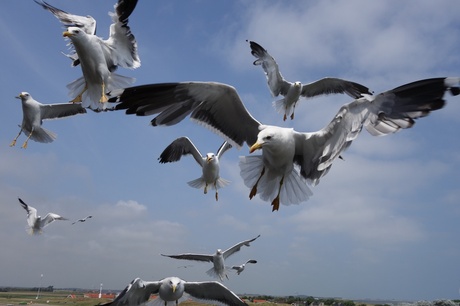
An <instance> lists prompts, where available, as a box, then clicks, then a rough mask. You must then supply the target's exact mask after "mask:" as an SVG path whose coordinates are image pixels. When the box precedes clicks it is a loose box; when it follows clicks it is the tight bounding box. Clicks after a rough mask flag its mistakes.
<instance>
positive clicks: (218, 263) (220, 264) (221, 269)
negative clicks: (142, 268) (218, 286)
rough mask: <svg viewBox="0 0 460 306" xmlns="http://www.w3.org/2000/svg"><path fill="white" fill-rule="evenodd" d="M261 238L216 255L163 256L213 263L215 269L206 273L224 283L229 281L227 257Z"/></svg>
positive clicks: (242, 243) (218, 250) (243, 242)
mask: <svg viewBox="0 0 460 306" xmlns="http://www.w3.org/2000/svg"><path fill="white" fill-rule="evenodd" d="M259 237H260V235H258V236H257V237H255V238H252V239H249V240H245V241H242V242H239V243H237V244H235V245H234V246H232V247H230V248H228V249H226V250H225V251H222V250H221V249H217V251H216V253H214V254H193V253H186V254H179V255H164V254H161V255H162V256H166V257H171V258H175V259H185V260H195V261H206V262H212V263H213V267H212V268H211V269H209V270H208V271H207V272H206V273H207V274H208V275H209V276H212V277H216V278H217V277H218V278H219V279H220V280H221V281H223V280H224V277H226V278H227V279H228V276H227V269H228V267H226V266H225V259H227V257H229V256H230V255H232V254H235V253H236V252H238V251H239V250H241V247H242V246H249V243H251V242H253V241H254V240H256V239H257V238H259Z"/></svg>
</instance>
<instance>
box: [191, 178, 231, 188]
mask: <svg viewBox="0 0 460 306" xmlns="http://www.w3.org/2000/svg"><path fill="white" fill-rule="evenodd" d="M216 183H217V184H216V185H217V188H218V189H220V188H223V187H225V186H227V185H228V184H230V181H227V180H226V179H223V178H221V177H220V178H218V179H217V182H216ZM187 184H188V185H189V186H190V187H193V188H197V189H201V188H204V186H206V181H205V180H204V179H203V178H202V177H199V178H197V179H194V180H191V181H190V182H187ZM208 188H209V189H216V188H215V187H214V184H208Z"/></svg>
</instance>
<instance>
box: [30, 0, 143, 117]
mask: <svg viewBox="0 0 460 306" xmlns="http://www.w3.org/2000/svg"><path fill="white" fill-rule="evenodd" d="M34 1H35V2H36V3H37V4H39V5H40V6H41V7H43V8H44V9H45V10H47V11H49V12H51V13H52V14H53V15H54V16H55V17H56V18H57V19H59V21H60V22H61V23H62V24H63V25H64V26H65V27H66V28H67V29H66V31H65V32H64V33H63V36H64V37H66V38H69V39H70V42H71V43H70V46H73V48H74V50H73V53H72V54H68V55H67V56H68V57H69V58H70V59H71V60H72V66H77V65H81V70H82V72H83V77H81V78H79V79H77V80H75V81H73V82H71V83H70V84H68V85H67V87H68V88H69V91H70V92H69V95H70V96H72V97H74V99H73V100H72V102H83V106H84V107H88V108H90V109H92V110H95V111H101V110H107V103H106V102H107V99H108V98H107V93H108V92H110V91H111V90H114V89H116V88H124V87H126V86H130V85H131V84H132V83H133V82H134V81H135V79H134V78H130V77H125V76H121V75H118V74H116V73H114V71H115V70H116V69H117V67H118V66H121V67H124V68H129V69H135V68H138V67H140V65H141V62H140V59H139V56H138V52H137V42H136V39H135V37H134V35H133V34H132V33H131V29H130V28H129V26H128V17H129V16H130V15H131V13H132V12H133V10H134V8H135V7H136V4H137V0H118V2H117V3H116V4H115V5H114V10H115V12H109V15H110V16H111V18H112V24H111V25H110V34H109V38H108V39H106V40H104V39H102V38H100V37H98V36H96V20H95V19H94V18H93V17H91V16H78V15H73V14H69V13H67V12H65V11H63V10H60V9H58V8H56V7H54V6H52V5H50V4H48V3H47V2H45V1H43V0H41V1H38V0H34Z"/></svg>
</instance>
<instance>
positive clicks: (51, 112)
mask: <svg viewBox="0 0 460 306" xmlns="http://www.w3.org/2000/svg"><path fill="white" fill-rule="evenodd" d="M16 98H18V99H21V103H22V113H23V116H22V124H21V125H20V128H21V129H20V130H19V134H18V135H17V136H16V137H15V138H14V139H13V141H12V142H11V144H10V147H13V146H15V145H16V140H17V139H18V138H19V136H20V135H21V133H22V132H24V133H25V134H26V135H27V139H26V141H25V142H24V144H23V145H22V148H24V149H25V148H27V142H28V141H29V139H32V140H35V141H37V142H44V143H49V142H53V141H54V140H55V139H56V134H55V133H53V132H51V131H48V130H46V129H45V128H43V127H42V123H43V120H46V119H56V118H63V117H68V116H73V115H76V114H84V113H86V110H85V109H84V108H83V107H82V106H81V104H80V103H76V104H70V103H62V104H41V103H40V102H38V101H36V100H34V99H33V98H32V96H31V95H30V94H29V93H28V92H21V93H20V94H19V96H17V97H16Z"/></svg>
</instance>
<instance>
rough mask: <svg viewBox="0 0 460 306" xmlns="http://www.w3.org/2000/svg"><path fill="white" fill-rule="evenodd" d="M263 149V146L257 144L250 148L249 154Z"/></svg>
mask: <svg viewBox="0 0 460 306" xmlns="http://www.w3.org/2000/svg"><path fill="white" fill-rule="evenodd" d="M259 149H262V144H261V143H259V142H256V143H255V144H253V145H252V147H250V148H249V153H252V152H254V151H255V150H259Z"/></svg>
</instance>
